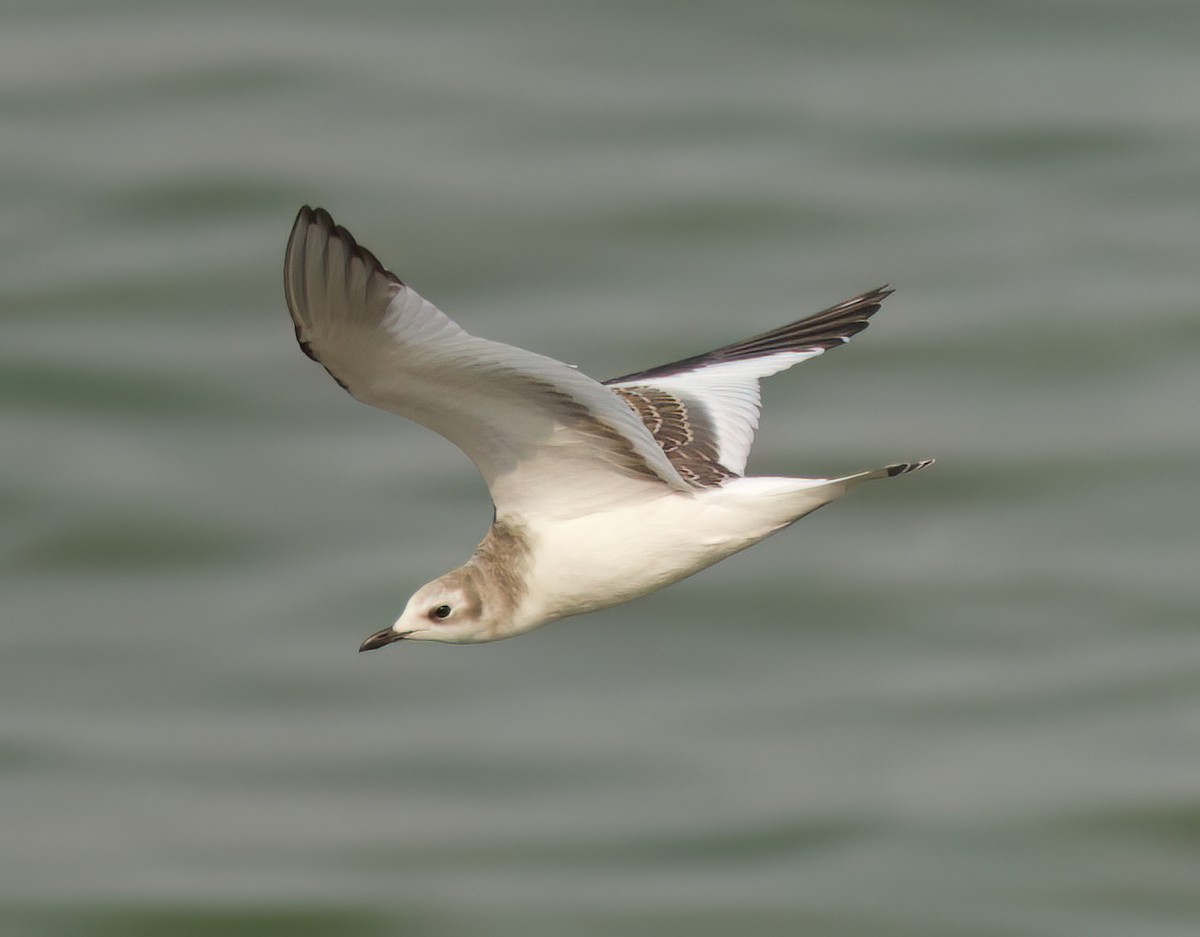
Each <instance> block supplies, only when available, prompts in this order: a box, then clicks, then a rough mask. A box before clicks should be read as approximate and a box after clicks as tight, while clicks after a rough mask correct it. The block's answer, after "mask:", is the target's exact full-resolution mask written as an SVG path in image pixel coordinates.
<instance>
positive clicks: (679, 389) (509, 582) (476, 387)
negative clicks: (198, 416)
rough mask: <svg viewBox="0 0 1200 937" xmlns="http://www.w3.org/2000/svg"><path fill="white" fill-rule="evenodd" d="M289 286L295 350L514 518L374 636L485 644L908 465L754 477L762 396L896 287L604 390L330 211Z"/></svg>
mask: <svg viewBox="0 0 1200 937" xmlns="http://www.w3.org/2000/svg"><path fill="white" fill-rule="evenodd" d="M284 291H285V293H286V295H287V304H288V308H289V310H291V314H292V320H293V322H294V323H295V326H296V340H297V341H298V342H299V343H300V348H301V349H302V350H303V351H304V353H305V354H306V355H308V357H310V358H312V359H313V360H314V361H317V362H319V363H320V364H321V365H323V366H324V368H325V370H326V371H328V372H329V374H330V376H331V377H332V378H333V379H334V380H335V381H337V382H338V384H340V385H341V386H342V387H343V388H345V389H346V390H347V391H349V392H350V393H351V394H353V395H354V396H355V397H357V398H358V399H359V400H361V401H362V402H363V403H368V404H371V405H372V406H375V407H381V408H382V409H384V410H390V411H391V412H392V413H398V414H400V415H401V416H403V417H407V418H408V419H410V420H413V421H415V422H417V423H421V424H423V425H424V426H427V427H429V428H430V429H432V430H433V431H434V432H436V433H440V434H441V435H443V436H445V437H446V438H447V439H449V440H450V441H451V442H453V443H454V444H455V445H457V446H458V447H459V448H460V449H462V451H463V452H465V453H466V454H467V455H468V456H469V457H470V458H471V461H473V462H474V463H475V465H476V467H478V469H479V471H480V472H481V473H482V474H483V477H484V480H485V481H486V482H487V486H488V491H489V492H490V493H491V496H492V501H493V504H494V506H495V519H494V521H493V523H492V527H491V529H490V530H489V531H488V534H487V536H486V537H484V538H483V542H482V543H480V544H479V546H478V547H476V549H475V552H474V554H472V556H471V558H470V559H469V560H467V562H466V563H464V564H463V565H462V566H460V567H458V568H457V569H453V570H451V571H450V572H448V573H446V574H444V575H442V576H439V577H438V578H437V579H434V580H433V581H432V582H430V583H428V584H427V585H424V586H422V587H421V588H420V589H418V590H417V591H416V592H415V593H414V594H413V596H412V598H410V599H409V600H408V604H407V605H406V606H405V608H404V612H403V614H401V615H400V617H399V618H398V619H397V620H396V622H395V623H394V624H393V625H391V626H390V627H388V628H385V629H383V630H382V631H379V632H377V633H375V634H373V635H371V636H370V637H368V638H367V639H366V640H365V641H364V642H363V643H362V646H361V647H360V648H359V650H362V651H370V650H374V649H376V648H381V647H384V646H385V645H388V644H392V643H394V642H396V641H399V640H401V639H407V640H411V641H444V642H447V643H450V644H475V643H481V642H484V641H496V640H499V639H500V638H508V637H512V636H513V635H518V634H522V633H523V632H526V631H529V630H531V629H533V628H536V627H538V626H539V625H543V624H546V623H547V622H551V621H555V620H556V619H559V618H565V617H567V616H568V615H579V614H582V613H584V612H591V611H595V610H596V609H601V608H608V607H609V606H613V605H618V604H620V603H622V602H628V601H629V600H630V599H635V598H637V597H638V596H642V595H646V594H647V593H649V592H653V591H655V590H656V589H661V588H662V587H663V586H666V585H669V584H670V583H673V582H677V581H678V580H680V579H683V578H684V577H686V576H690V575H692V573H695V572H698V571H699V570H701V569H704V568H705V567H706V566H711V565H712V564H713V563H716V562H718V561H720V560H723V559H725V557H727V556H731V555H732V554H734V553H737V552H738V551H739V550H744V549H746V547H749V546H751V545H753V544H755V543H758V541H760V540H762V539H763V538H764V537H767V536H770V535H771V534H773V533H775V532H776V531H778V530H782V529H783V528H784V527H787V526H789V525H790V524H793V523H795V522H796V521H798V520H799V519H800V518H802V517H804V515H806V514H809V513H811V512H812V511H815V510H816V509H817V508H819V507H821V506H822V505H824V504H828V503H829V502H830V501H833V500H835V499H836V498H840V497H841V496H842V495H844V494H845V493H846V492H847V491H849V490H850V489H851V488H853V487H854V486H856V485H857V484H858V483H859V482H862V481H866V480H867V479H871V478H888V477H891V476H894V475H904V474H906V473H908V472H914V471H916V470H917V469H922V468H925V466H927V465H930V464H931V463H932V462H933V460H932V459H927V460H924V461H920V462H900V463H896V464H893V465H888V466H885V467H883V468H878V469H873V470H871V471H867V472H857V473H855V474H853V475H845V476H843V477H841V478H769V477H747V476H746V475H745V474H744V472H745V468H746V457H747V455H748V454H749V452H750V444H751V443H752V442H753V440H754V431H755V429H757V427H758V411H759V389H758V382H759V379H760V378H764V377H766V376H768V375H770V374H774V373H776V372H777V371H782V370H784V369H785V368H790V367H791V366H792V365H794V364H798V363H799V362H801V361H806V360H807V359H809V358H815V357H816V356H817V355H820V354H822V353H823V352H825V351H827V350H829V349H830V348H836V347H837V346H838V345H841V344H843V343H844V342H846V341H848V340H849V338H850V336H852V335H854V334H856V333H858V332H861V331H862V330H863V329H865V328H866V327H867V321H868V319H870V317H871V316H872V315H874V314H875V313H876V312H877V311H878V310H879V306H880V303H881V302H882V301H883V299H884V297H886V296H888V295H889V294H890V293H891V290H889V289H887V288H886V287H883V288H880V289H876V290H871V291H870V292H868V293H863V294H862V295H861V296H856V297H854V298H853V299H849V300H846V301H845V302H843V303H838V304H837V305H836V306H831V307H830V308H829V309H826V310H825V311H824V312H818V313H817V314H816V315H812V316H809V317H808V318H806V319H801V320H800V321H798V322H793V323H791V324H790V325H785V326H782V327H780V328H777V329H774V330H772V331H770V332H764V333H763V334H761V335H756V336H754V337H753V338H747V339H744V340H742V341H740V342H734V343H733V344H731V345H726V346H725V347H723V348H718V349H716V350H715V351H710V352H707V353H705V354H700V355H694V356H693V357H690V358H683V359H681V360H679V361H673V362H671V363H670V364H664V365H661V366H659V367H656V368H650V369H649V370H647V371H639V372H637V373H635V374H627V375H625V376H624V377H618V378H613V379H612V380H609V381H604V382H603V383H601V382H599V381H594V380H592V379H591V378H590V377H587V376H586V375H584V374H581V373H580V372H579V371H578V370H576V369H575V368H573V367H571V366H570V365H567V364H564V363H563V362H561V361H555V360H554V359H553V358H547V357H545V356H543V355H539V354H535V353H534V352H531V351H525V350H524V349H521V348H515V347H513V346H512V345H503V344H500V343H499V342H493V341H488V340H487V339H483V338H476V337H475V336H474V335H470V334H468V333H467V332H465V331H463V329H461V328H460V327H459V326H458V325H457V324H455V323H454V322H453V321H451V320H450V319H449V318H448V317H447V316H446V315H444V314H443V313H442V312H441V311H439V310H438V309H437V308H436V307H435V306H433V305H432V304H430V303H429V302H428V301H426V300H425V299H422V298H421V297H420V296H419V295H418V294H417V293H416V292H414V291H413V290H412V289H411V288H409V287H408V286H406V285H405V284H404V283H403V282H401V281H400V279H399V278H398V277H396V275H395V274H393V273H391V272H389V271H388V270H386V269H385V268H384V267H383V265H382V264H380V262H379V261H378V260H377V259H376V258H375V255H374V254H372V253H371V252H370V251H369V250H367V249H366V248H365V247H361V246H359V244H358V243H357V242H356V241H355V240H354V237H353V236H352V235H351V234H350V232H349V231H347V230H346V229H345V228H343V227H341V226H340V225H338V224H335V223H334V221H333V219H332V218H331V217H330V216H329V213H328V212H326V211H325V210H324V209H320V208H317V209H312V208H309V207H307V206H305V207H304V208H302V209H300V213H299V214H298V215H297V216H296V223H295V225H294V227H293V228H292V234H291V237H290V238H289V239H288V245H287V255H286V258H285V261H284Z"/></svg>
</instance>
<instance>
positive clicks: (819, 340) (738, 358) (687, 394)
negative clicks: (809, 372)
mask: <svg viewBox="0 0 1200 937" xmlns="http://www.w3.org/2000/svg"><path fill="white" fill-rule="evenodd" d="M891 293H892V291H891V290H890V289H888V288H887V287H886V286H883V287H880V288H879V289H876V290H871V291H870V292H869V293H863V294H862V295H861V296H855V297H854V298H853V299H848V300H846V301H845V302H843V303H838V304H837V305H836V306H831V307H829V308H828V309H826V310H824V311H823V312H818V313H817V314H816V315H812V316H809V317H808V318H806V319H801V320H799V321H798V322H793V323H791V324H790V325H785V326H781V327H780V328H777V329H773V330H772V331H770V332H764V333H763V334H761V335H756V336H754V337H753V338H747V339H745V340H743V341H740V342H734V343H733V344H732V345H726V346H724V347H723V348H718V349H716V350H715V351H710V352H706V353H705V354H702V355H694V356H692V357H691V358H683V359H681V360H680V361H673V362H671V363H670V364H664V365H661V366H659V367H657V368H651V369H650V370H648V371H639V372H638V373H637V374H626V375H625V376H624V377H617V378H613V379H612V380H609V381H605V382H604V383H605V385H606V386H607V387H608V388H609V389H610V390H611V391H613V392H614V393H615V394H616V395H617V396H618V397H620V398H621V399H622V400H624V401H625V403H626V404H627V405H628V406H629V407H630V408H631V409H632V410H633V411H634V412H635V413H637V414H638V416H639V417H641V419H642V422H644V423H645V424H646V428H647V429H649V430H650V432H651V434H652V435H653V436H654V438H655V439H656V440H657V441H658V444H659V445H660V446H662V448H663V451H664V452H665V453H666V454H667V458H669V459H670V460H671V464H672V465H674V466H675V469H676V470H677V471H678V472H679V474H680V475H682V476H683V477H684V478H685V479H687V480H688V481H689V482H691V483H692V484H695V485H701V486H710V485H719V484H721V483H722V482H724V481H725V480H726V479H729V478H733V477H736V476H738V475H741V474H742V473H743V472H745V470H746V458H747V456H749V454H750V446H751V444H752V443H753V442H754V431H755V430H756V429H758V413H759V408H760V405H761V398H760V396H759V388H758V382H759V380H760V379H761V378H764V377H767V376H768V375H771V374H775V373H776V372H778V371H782V370H784V369H785V368H790V367H791V366H792V365H794V364H797V363H799V362H801V361H807V360H808V359H809V358H815V357H816V356H817V355H820V354H823V353H824V352H826V351H828V350H829V349H830V348H836V347H837V346H838V345H841V344H843V343H845V342H847V341H849V340H850V336H852V335H856V334H858V333H859V332H861V331H862V330H863V329H865V328H866V327H867V321H868V320H869V319H870V318H871V316H873V315H874V314H875V313H876V312H878V311H879V306H880V304H881V303H882V302H883V300H884V298H886V297H887V296H889V295H891Z"/></svg>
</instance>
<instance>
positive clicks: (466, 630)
mask: <svg viewBox="0 0 1200 937" xmlns="http://www.w3.org/2000/svg"><path fill="white" fill-rule="evenodd" d="M478 579H479V571H478V570H476V569H475V568H474V567H471V566H460V567H459V568H458V569H455V570H451V571H450V572H448V573H446V574H445V575H444V576H439V577H438V578H437V579H435V580H433V581H432V582H428V583H426V584H425V585H423V586H421V588H420V589H418V590H417V591H416V592H414V593H413V596H412V598H410V599H409V600H408V604H407V605H406V606H405V607H404V613H403V614H402V615H401V616H400V617H399V618H398V619H396V623H395V624H394V625H392V626H391V627H390V628H384V629H383V630H382V631H377V632H376V633H375V634H373V635H371V636H370V637H369V638H367V639H366V640H365V641H364V642H363V643H362V646H361V647H359V650H360V651H374V650H376V649H377V648H381V647H385V646H386V645H388V644H393V643H395V642H396V641H400V640H405V641H441V642H444V643H446V644H478V643H480V642H483V641H493V640H495V639H496V637H498V635H497V634H496V630H495V625H496V623H495V622H493V621H492V620H491V619H490V617H489V615H488V609H487V607H486V604H485V602H484V599H483V590H482V589H481V588H480V586H481V583H480V582H479V581H478Z"/></svg>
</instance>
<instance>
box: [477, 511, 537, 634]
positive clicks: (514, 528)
mask: <svg viewBox="0 0 1200 937" xmlns="http://www.w3.org/2000/svg"><path fill="white" fill-rule="evenodd" d="M530 548H531V544H530V541H529V535H528V533H527V532H526V530H525V528H524V527H522V526H520V525H519V524H514V523H511V522H509V521H505V520H497V521H495V522H494V523H493V524H492V529H491V530H489V531H488V533H487V536H486V537H484V538H483V542H482V543H480V544H479V546H478V547H476V548H475V554H474V555H473V556H472V557H471V560H470V563H468V564H467V565H466V566H464V567H463V569H464V570H471V567H472V566H475V567H477V568H478V572H476V571H475V570H471V572H473V573H475V576H474V577H473V578H474V579H475V580H476V581H475V582H473V583H471V586H472V591H473V592H475V594H476V595H479V593H480V592H486V594H485V595H482V596H481V599H482V600H483V601H484V602H486V603H487V605H488V612H489V614H490V615H492V616H493V617H494V616H496V615H504V614H508V613H511V612H512V611H514V610H515V609H516V607H517V606H518V605H520V604H521V600H522V599H523V598H524V597H525V590H526V582H525V574H526V571H527V570H528V568H529V552H530ZM480 573H482V575H480Z"/></svg>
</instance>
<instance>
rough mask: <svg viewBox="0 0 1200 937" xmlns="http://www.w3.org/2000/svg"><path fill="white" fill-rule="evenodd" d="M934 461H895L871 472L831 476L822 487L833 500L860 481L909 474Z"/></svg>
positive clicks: (926, 466)
mask: <svg viewBox="0 0 1200 937" xmlns="http://www.w3.org/2000/svg"><path fill="white" fill-rule="evenodd" d="M933 463H934V460H933V459H922V460H921V461H920V462H894V463H892V464H891V465H885V466H883V467H882V468H877V469H871V470H870V471H869V472H855V473H854V474H853V475H846V476H844V477H842V478H831V479H829V480H828V481H826V482H825V484H824V485H822V486H821V487H822V488H823V489H825V490H827V491H830V494H832V495H833V498H830V499H829V500H830V501H832V500H833V499H834V498H840V497H841V496H842V495H844V494H845V493H846V492H847V491H849V490H850V489H851V488H853V487H854V486H855V485H857V484H858V483H859V482H865V481H867V480H868V479H871V478H894V477H896V476H897V475H907V474H908V473H909V472H917V471H920V470H921V469H923V468H928V467H929V466H931V465H933ZM830 489H832V490H830Z"/></svg>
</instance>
